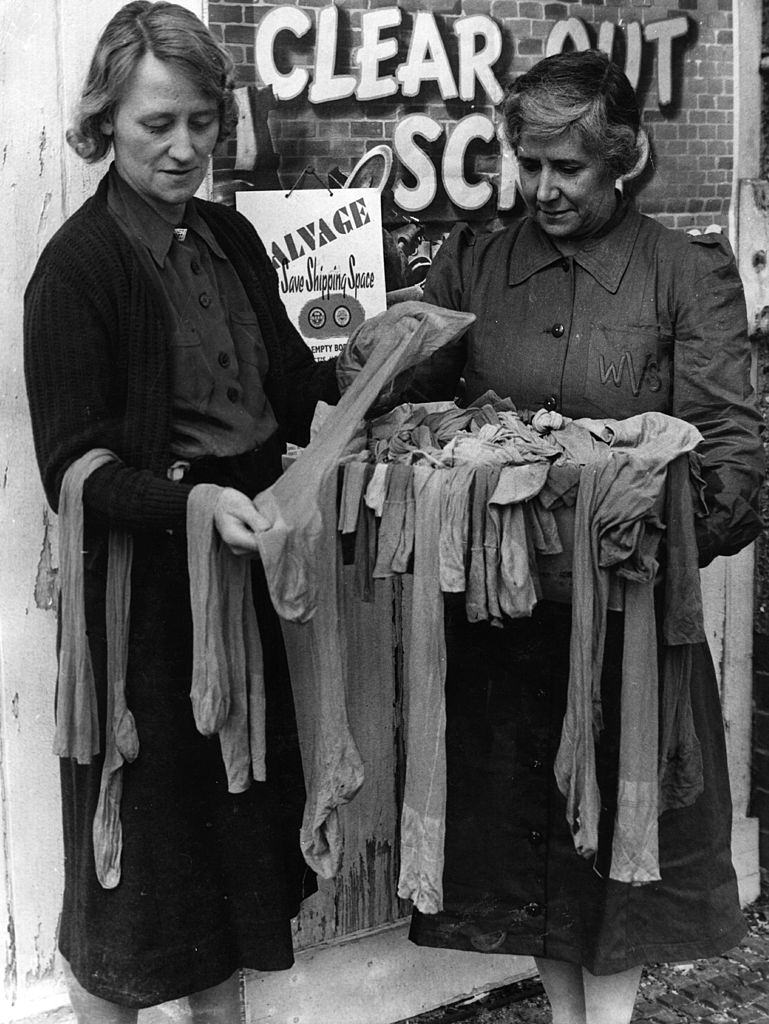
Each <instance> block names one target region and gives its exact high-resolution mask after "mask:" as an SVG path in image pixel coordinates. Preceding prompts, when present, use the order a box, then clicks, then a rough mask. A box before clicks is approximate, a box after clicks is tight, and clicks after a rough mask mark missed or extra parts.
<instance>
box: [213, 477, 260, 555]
mask: <svg viewBox="0 0 769 1024" xmlns="http://www.w3.org/2000/svg"><path fill="white" fill-rule="evenodd" d="M214 524H215V526H216V529H217V530H218V531H219V536H220V537H221V538H222V540H223V541H224V543H225V544H226V545H227V547H228V548H229V549H230V551H231V552H232V553H233V555H241V556H246V557H251V558H253V557H255V556H256V555H258V554H259V548H258V546H257V542H256V535H257V533H259V532H260V531H262V530H266V529H268V528H269V525H270V524H269V522H268V521H267V520H266V519H265V518H264V516H262V515H260V514H259V513H258V512H257V511H256V509H255V508H254V505H253V502H252V501H251V499H250V498H248V497H247V496H246V495H245V494H243V492H242V491H237V490H235V488H234V487H225V488H224V489H223V490H222V493H221V494H220V496H219V500H218V502H217V503H216V508H215V510H214Z"/></svg>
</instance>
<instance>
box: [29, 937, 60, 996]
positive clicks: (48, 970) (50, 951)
mask: <svg viewBox="0 0 769 1024" xmlns="http://www.w3.org/2000/svg"><path fill="white" fill-rule="evenodd" d="M34 954H35V963H34V966H33V967H31V968H30V969H29V970H28V971H27V972H26V974H25V981H26V984H27V985H34V984H35V982H38V981H46V980H47V979H48V978H52V977H53V975H54V969H55V963H56V951H55V948H54V947H53V946H51V944H50V942H46V940H45V938H44V929H43V925H42V922H41V921H38V923H37V929H36V931H35V939H34Z"/></svg>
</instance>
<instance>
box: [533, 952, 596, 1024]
mask: <svg viewBox="0 0 769 1024" xmlns="http://www.w3.org/2000/svg"><path fill="white" fill-rule="evenodd" d="M534 962H535V964H536V965H537V970H538V971H539V977H540V979H541V980H542V984H543V985H544V987H545V993H546V994H547V998H548V1000H549V1001H550V1007H551V1009H552V1011H553V1024H586V1021H587V1019H588V1018H586V1017H585V990H584V987H583V982H582V968H581V967H579V966H578V965H577V964H567V963H564V962H563V961H562V960H544V959H540V958H539V957H536V958H535V960H534Z"/></svg>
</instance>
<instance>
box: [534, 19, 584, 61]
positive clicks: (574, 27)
mask: <svg viewBox="0 0 769 1024" xmlns="http://www.w3.org/2000/svg"><path fill="white" fill-rule="evenodd" d="M567 39H571V41H572V42H573V43H574V49H575V50H589V49H590V36H589V35H588V34H587V29H586V28H585V23H584V22H583V21H580V19H579V18H563V19H562V20H561V21H557V22H556V23H555V25H553V27H552V29H551V30H550V35H549V36H548V37H547V42H546V43H545V56H546V57H552V56H553V54H554V53H562V52H563V47H564V44H565V42H566V40H567Z"/></svg>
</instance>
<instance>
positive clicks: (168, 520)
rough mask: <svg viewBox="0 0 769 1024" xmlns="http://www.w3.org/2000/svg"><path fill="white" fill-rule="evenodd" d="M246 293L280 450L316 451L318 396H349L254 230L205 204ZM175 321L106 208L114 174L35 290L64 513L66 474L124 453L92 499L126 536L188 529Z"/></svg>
mask: <svg viewBox="0 0 769 1024" xmlns="http://www.w3.org/2000/svg"><path fill="white" fill-rule="evenodd" d="M193 202H194V203H195V205H196V208H197V210H198V212H199V213H200V215H201V217H202V218H203V219H204V220H205V222H206V223H207V224H208V226H209V227H210V228H211V231H212V232H213V235H214V237H215V238H216V240H217V241H218V242H219V244H220V245H221V247H222V250H223V251H224V253H225V254H226V255H227V257H228V258H229V259H230V261H231V262H232V265H233V267H234V268H235V271H236V272H237V274H238V276H239V278H240V280H241V281H242V283H243V286H244V288H245V291H246V294H247V296H248V299H249V301H250V303H251V305H252V307H253V310H254V312H255V314H256V316H257V319H258V321H259V326H260V328H261V331H262V336H263V338H264V343H265V346H266V348H267V352H268V355H269V360H270V366H269V372H268V374H267V377H266V379H265V382H264V384H265V392H266V394H267V397H268V398H269V400H270V403H271V405H272V408H273V410H274V412H275V416H276V418H277V421H278V425H279V440H280V441H281V442H282V443H284V442H285V441H287V440H290V441H294V442H295V443H298V444H303V443H306V442H307V440H308V435H309V424H310V420H311V418H312V413H313V410H314V408H315V405H316V403H317V401H318V400H323V401H326V402H329V403H332V404H333V403H335V402H336V401H337V400H338V398H339V392H338V389H337V384H336V374H335V362H334V361H333V360H329V361H327V362H323V363H316V362H315V360H314V357H313V355H312V353H311V351H310V349H309V348H308V347H307V345H306V344H305V343H304V341H303V339H302V338H301V337H300V335H299V334H298V333H297V331H296V329H295V328H294V327H293V325H292V324H291V322H290V321H289V319H288V317H287V315H286V312H285V309H284V307H283V304H282V302H281V300H280V295H279V292H278V284H277V277H276V274H275V270H274V268H273V266H272V264H271V262H270V260H269V257H268V256H267V253H266V251H265V248H264V246H263V245H262V243H261V241H260V239H259V237H258V235H257V233H256V231H255V230H254V228H253V227H252V225H251V224H250V223H249V222H248V221H247V220H246V219H245V218H244V217H243V216H241V215H240V214H238V213H237V212H236V211H235V210H233V209H231V208H229V207H226V206H221V205H218V204H215V203H209V202H205V201H203V200H199V199H195V200H193ZM171 330H172V324H171V322H170V319H169V313H168V311H167V304H166V302H165V300H164V298H163V296H162V295H160V294H159V293H158V291H157V288H156V287H155V285H154V284H153V283H152V281H151V280H150V278H149V276H148V274H147V273H146V271H145V270H144V269H143V267H142V265H141V263H140V260H139V257H138V256H137V253H136V252H135V251H134V249H133V247H132V245H131V244H130V243H129V241H128V240H127V239H126V237H125V235H124V234H123V232H122V231H121V230H120V228H119V227H118V226H117V224H116V223H115V221H114V220H113V218H112V215H111V214H110V212H109V209H108V207H107V177H106V176H105V177H104V178H103V179H102V181H101V183H100V185H99V187H98V189H97V191H96V193H95V195H94V196H93V197H92V198H90V199H89V200H88V201H87V202H86V203H84V205H83V206H82V207H81V208H80V209H79V210H78V211H77V212H76V213H75V214H73V216H72V217H70V218H69V219H68V220H67V221H66V223H65V224H64V225H63V226H62V227H61V228H60V229H59V231H58V232H57V233H56V234H55V235H54V237H53V238H52V239H51V241H50V242H49V243H48V245H47V246H46V247H45V249H44V251H43V253H42V255H41V257H40V260H39V261H38V264H37V267H36V268H35V271H34V273H33V275H32V278H31V280H30V282H29V285H28V287H27V290H26V294H25V306H24V369H25V376H26V383H27V394H28V397H29V406H30V413H31V417H32V428H33V434H34V440H35V450H36V454H37V460H38V464H39V467H40V473H41V476H42V479H43V486H44V488H45V492H46V495H47V498H48V501H49V502H50V504H51V507H52V508H53V509H54V510H56V509H57V507H58V500H59V490H60V487H61V481H62V477H63V475H64V473H65V471H66V469H67V467H68V466H69V465H70V463H71V462H73V461H74V460H75V459H76V458H78V457H79V456H81V455H82V454H83V453H84V452H86V451H88V450H90V449H91V448H94V447H104V448H108V449H110V450H111V451H113V452H115V453H116V454H117V455H118V456H119V457H120V459H121V460H122V463H112V464H110V465H107V466H104V467H102V468H101V469H99V470H97V471H96V472H94V473H93V474H92V476H91V477H90V478H89V480H88V482H87V485H86V488H85V492H84V500H85V503H86V506H87V507H88V508H89V509H90V510H91V511H92V512H93V513H95V514H96V515H97V517H98V518H99V519H101V520H106V521H108V522H109V523H112V524H115V525H120V526H123V527H125V528H128V529H140V530H142V529H164V528H169V527H172V526H178V525H180V523H182V522H183V521H184V516H185V513H186V503H187V495H188V493H189V490H190V487H189V486H187V485H185V484H178V483H171V482H169V481H168V480H167V479H166V469H167V467H168V465H169V464H170V463H171V462H172V461H173V456H172V455H171V452H170V443H169V442H170V423H171V361H170V357H169V340H170V333H171Z"/></svg>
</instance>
